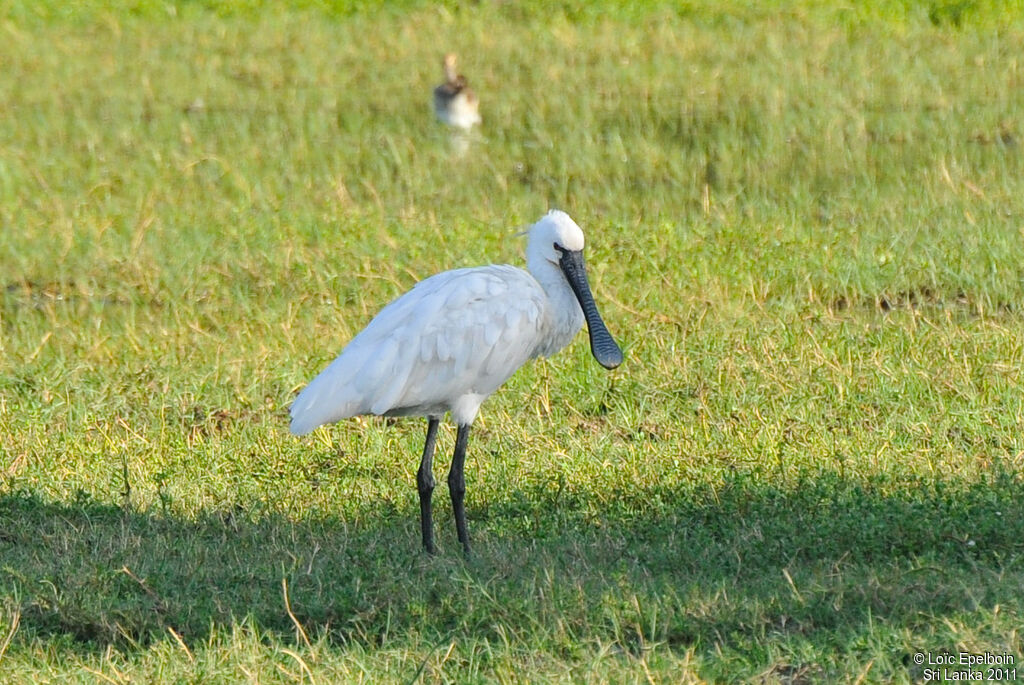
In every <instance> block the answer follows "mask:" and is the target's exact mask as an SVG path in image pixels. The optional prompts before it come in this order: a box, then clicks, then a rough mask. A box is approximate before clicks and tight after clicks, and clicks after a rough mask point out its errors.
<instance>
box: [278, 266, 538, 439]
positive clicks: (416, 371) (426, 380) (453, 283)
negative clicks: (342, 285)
mask: <svg viewBox="0 0 1024 685" xmlns="http://www.w3.org/2000/svg"><path fill="white" fill-rule="evenodd" d="M546 304H547V295H546V294H545V293H544V290H543V289H542V288H541V286H540V284H538V283H537V281H536V280H535V279H534V278H533V276H531V275H530V274H529V273H527V272H526V271H523V270H522V269H517V268H515V267H512V266H485V267H480V268H473V269H456V270H454V271H445V272H444V273H440V274H437V275H435V276H431V277H430V278H427V279H425V280H423V281H421V282H419V283H417V284H416V286H415V287H414V288H413V289H412V290H410V291H409V292H407V293H406V294H404V295H402V296H401V297H399V298H398V299H397V300H395V301H393V302H392V303H391V304H389V305H388V306H386V307H385V308H384V309H383V310H381V312H380V313H379V314H377V316H376V317H374V318H373V320H372V321H370V323H369V325H367V326H366V328H365V329H363V330H362V332H360V333H359V334H358V335H357V336H356V337H355V338H353V339H352V341H351V342H350V343H349V344H348V345H347V346H346V347H345V349H344V350H342V352H341V354H340V355H338V358H337V359H335V360H334V361H333V362H331V364H330V365H329V366H328V367H327V368H326V369H324V370H323V371H322V372H321V373H320V375H319V376H317V377H316V378H314V379H313V380H312V382H310V384H309V385H308V386H307V387H306V388H305V389H304V390H303V391H302V392H301V393H300V394H299V396H298V397H297V398H296V399H295V402H294V403H293V404H292V408H291V416H292V423H291V430H292V432H293V433H296V434H298V435H303V434H305V433H308V432H309V431H311V430H313V429H314V428H316V427H317V426H320V425H323V424H325V423H331V422H333V421H338V420H340V419H343V418H347V417H350V416H356V415H357V414H417V415H439V414H442V413H444V412H445V411H448V410H449V409H450V408H451V404H452V403H453V402H454V401H455V400H456V399H458V398H459V397H461V396H462V395H466V394H468V393H473V394H478V395H481V396H487V395H490V394H491V393H492V392H494V391H495V390H497V389H498V387H499V386H500V385H501V384H502V383H504V382H505V381H506V380H507V379H508V377H509V376H511V375H512V374H513V373H514V372H515V370H516V369H518V368H519V367H520V366H522V365H523V363H524V362H526V361H527V360H528V359H530V358H531V357H533V356H535V355H534V351H535V349H536V347H537V344H538V341H539V340H540V338H541V337H542V334H543V332H544V330H545V329H546V328H547V327H548V322H547V318H546V311H547V309H546Z"/></svg>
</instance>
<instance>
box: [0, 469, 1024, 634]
mask: <svg viewBox="0 0 1024 685" xmlns="http://www.w3.org/2000/svg"><path fill="white" fill-rule="evenodd" d="M759 483H762V484H759ZM1022 494H1024V492H1022V487H1021V481H1020V479H1019V477H1017V476H1015V475H1012V474H1003V475H999V476H993V478H992V479H991V480H990V482H985V483H962V482H958V481H949V480H945V481H944V480H933V481H919V482H903V483H899V484H894V483H892V482H883V481H868V482H864V481H858V482H851V481H847V480H845V479H842V478H839V477H838V476H835V475H829V474H817V475H816V476H814V477H810V476H809V477H807V478H806V479H802V480H798V481H795V482H792V483H789V484H788V485H787V486H786V487H778V486H775V487H768V486H765V485H763V480H762V479H759V477H757V476H756V475H736V476H735V477H733V478H732V479H731V480H729V481H728V482H727V483H726V485H725V486H724V487H722V488H720V489H718V490H717V491H714V492H711V491H700V490H699V489H695V490H694V491H692V492H679V491H668V490H663V489H658V488H657V487H652V488H650V489H647V490H634V491H631V492H623V493H618V494H615V493H612V494H611V495H609V500H608V502H607V505H606V506H605V507H604V508H603V509H602V510H601V513H600V514H598V515H595V514H593V513H590V514H587V513H585V512H587V511H591V512H592V511H593V509H592V508H585V507H583V506H580V502H574V501H573V499H572V498H571V497H568V498H564V499H563V500H562V502H561V504H560V505H558V506H554V507H552V506H550V504H549V503H544V502H541V501H538V499H537V498H536V497H533V496H531V495H530V494H529V493H513V494H512V496H511V498H510V499H509V500H506V501H505V502H503V503H501V504H494V505H491V506H490V507H487V508H481V507H479V506H478V507H477V508H476V509H475V510H472V511H471V521H470V527H471V530H473V531H474V532H476V533H477V535H478V538H477V541H476V554H475V556H474V558H473V559H472V560H471V561H469V562H464V561H463V560H462V558H461V555H459V554H457V552H456V549H457V546H456V545H455V544H454V541H453V540H451V539H450V538H451V537H452V531H451V530H448V529H449V528H450V527H451V526H449V525H448V524H450V520H449V518H450V517H448V516H447V512H445V511H439V512H438V516H437V525H438V527H439V535H440V541H441V542H442V544H444V550H443V552H442V554H440V555H439V556H438V557H435V558H428V557H426V556H424V555H423V554H422V553H421V552H420V550H419V542H418V541H419V537H418V520H417V519H416V513H415V512H405V511H402V512H397V513H391V514H387V515H384V516H377V517H374V515H372V514H370V515H367V517H366V518H365V519H363V520H358V521H342V520H337V519H331V518H324V519H316V520H309V519H303V520H298V521H293V520H288V519H285V518H274V517H261V518H248V517H246V516H245V515H244V513H238V514H235V513H210V514H207V515H205V516H203V517H202V518H201V519H199V520H182V519H179V518H176V517H174V516H164V515H162V514H160V513H158V512H157V513H150V512H136V511H130V510H129V511H122V510H121V509H119V508H117V507H114V506H110V505H107V504H100V503H96V502H94V501H91V500H88V499H80V500H78V501H75V502H72V503H52V502H45V501H42V500H40V499H39V498H38V497H36V496H33V495H31V494H18V493H14V494H7V495H4V496H0V592H2V595H0V601H2V602H4V603H5V604H6V606H3V605H0V608H2V609H4V610H5V611H6V612H8V613H10V612H12V611H18V612H20V619H21V628H20V631H19V635H18V638H17V639H18V640H26V639H30V638H32V637H36V638H42V639H50V638H55V639H63V640H65V641H66V642H67V643H70V644H71V645H74V646H75V648H76V649H79V650H86V651H88V650H99V649H104V648H105V647H106V645H108V644H115V645H118V646H121V647H124V648H128V649H131V648H132V647H135V646H138V645H144V644H146V643H148V642H151V641H152V640H153V639H165V638H166V637H167V635H168V629H169V628H170V629H173V630H174V631H175V632H177V633H178V634H180V635H182V636H183V637H184V639H185V640H187V641H194V640H202V639H203V638H204V637H206V636H208V635H209V634H210V631H211V627H212V626H216V625H219V624H232V623H235V622H241V621H251V622H254V623H255V624H256V625H258V626H259V627H260V628H261V630H264V631H266V632H268V633H276V634H278V635H280V636H281V638H282V639H285V640H288V641H290V640H293V639H294V638H295V628H294V623H293V621H292V619H291V617H289V615H288V613H287V611H286V609H285V604H284V600H283V594H282V580H283V579H287V581H288V586H289V592H290V600H291V607H292V609H293V611H294V614H295V617H296V618H297V619H298V620H299V621H300V622H301V623H302V624H303V625H304V627H305V629H306V630H307V631H308V632H309V633H311V634H319V635H326V636H327V638H328V639H329V640H331V641H333V642H336V643H339V644H344V643H348V642H351V641H356V642H358V643H359V644H361V645H364V646H366V647H369V648H372V647H374V646H378V645H382V644H385V643H387V642H388V641H389V640H393V639H402V638H403V637H408V636H410V635H412V636H416V637H419V638H423V639H426V640H428V641H430V640H440V639H443V636H445V635H451V634H452V633H453V632H456V633H463V634H471V635H474V636H477V637H487V636H488V635H491V634H494V636H495V638H496V639H498V637H499V633H500V632H501V631H502V630H503V629H504V628H508V627H512V628H513V631H512V632H513V634H516V633H521V632H527V633H528V632H529V631H540V632H543V633H545V634H546V635H548V636H549V637H550V636H551V635H553V634H556V633H559V632H562V633H564V636H563V637H565V639H566V641H567V642H572V641H573V640H578V641H588V640H600V641H609V642H611V641H617V642H619V643H622V644H623V645H624V647H627V648H628V646H629V644H628V643H629V642H630V641H631V640H641V641H642V640H644V639H646V640H648V641H650V640H657V641H660V642H661V643H663V644H666V645H668V646H669V647H670V648H681V649H687V648H691V647H693V648H696V649H697V650H698V651H705V650H713V649H715V648H716V645H722V644H726V645H728V644H732V643H735V644H742V643H745V642H746V643H749V642H750V641H751V640H753V639H754V638H755V636H761V637H762V638H763V636H764V635H765V634H766V633H771V632H773V631H781V632H782V633H787V632H792V631H796V633H799V634H803V635H811V634H813V633H815V632H817V631H822V630H824V631H833V632H832V638H831V639H836V635H837V633H839V632H842V633H843V634H845V635H847V636H849V635H852V634H855V633H856V632H857V630H858V626H862V625H864V624H865V623H867V622H872V621H874V622H883V623H884V622H890V623H892V624H893V625H896V626H899V625H904V626H913V625H917V626H920V625H921V624H922V622H924V623H928V622H929V621H935V622H938V621H941V620H942V617H943V616H946V615H954V614H962V613H963V612H970V611H973V610H975V609H978V608H979V607H986V606H989V607H990V606H994V605H997V604H998V605H1001V606H1002V610H1003V611H1004V612H1009V613H1010V614H1011V615H1012V614H1013V613H1014V612H1016V614H1017V615H1020V613H1021V598H1022V597H1024V565H1022V558H1024V497H1022V496H1021V495H1022ZM440 499H441V500H443V499H446V498H443V497H442V498H440ZM439 504H441V502H439ZM647 612H653V614H652V615H648V614H647ZM503 626H504V628H503ZM628 626H648V628H646V629H641V628H639V627H638V628H629V627H628ZM642 630H647V635H646V636H643V635H637V634H636V633H637V632H642ZM950 646H951V645H950ZM741 649H742V648H741Z"/></svg>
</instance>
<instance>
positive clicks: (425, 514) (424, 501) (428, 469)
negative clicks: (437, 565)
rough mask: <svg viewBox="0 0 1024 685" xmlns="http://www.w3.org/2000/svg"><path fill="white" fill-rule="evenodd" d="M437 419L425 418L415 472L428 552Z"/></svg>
mask: <svg viewBox="0 0 1024 685" xmlns="http://www.w3.org/2000/svg"><path fill="white" fill-rule="evenodd" d="M438 423H439V419H436V418H434V417H433V416H431V417H429V418H428V419H427V442H426V444H424V445H423V458H422V459H421V460H420V470H419V471H417V472H416V488H417V489H418V490H419V491H420V528H421V529H422V531H423V548H424V549H425V550H427V553H428V554H433V553H434V552H435V551H436V550H435V549H434V517H433V514H432V513H431V511H430V495H431V494H432V493H433V492H434V474H433V472H432V469H433V463H434V442H435V441H436V440H437V424H438Z"/></svg>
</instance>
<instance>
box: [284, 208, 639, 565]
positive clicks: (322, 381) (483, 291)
mask: <svg viewBox="0 0 1024 685" xmlns="http://www.w3.org/2000/svg"><path fill="white" fill-rule="evenodd" d="M526 263H527V267H528V268H529V271H524V270H523V269H519V268H516V267H513V266H508V265H491V266H482V267H477V268H469V269H455V270H452V271H445V272H443V273H439V274H436V275H434V276H431V277H430V278H427V279H425V280H423V281H420V282H419V283H417V284H416V285H415V286H414V287H413V289H412V290H410V291H409V292H407V293H405V294H404V295H402V296H401V297H399V298H398V299H396V300H394V301H393V302H391V304H389V305H387V306H386V307H384V309H382V310H381V311H380V313H379V314H377V316H376V317H374V318H373V320H372V321H370V323H369V325H367V326H366V328H365V329H363V330H362V331H361V332H360V333H359V334H358V335H356V337H354V338H353V339H352V340H351V342H349V344H348V345H347V346H346V347H345V349H343V350H342V352H341V354H340V355H338V357H337V359H335V360H334V361H333V362H331V364H330V365H329V366H328V367H327V368H326V369H324V370H323V371H322V372H321V373H320V375H318V376H317V377H316V378H314V379H313V380H312V382H310V384H309V385H308V386H306V388H305V389H304V390H303V391H302V392H301V393H300V394H299V396H298V397H297V398H296V399H295V402H294V403H293V404H292V407H291V419H292V421H291V431H292V432H293V433H295V434H296V435H304V434H306V433H309V432H310V431H312V430H313V429H315V428H317V427H318V426H321V425H323V424H327V423H333V422H335V421H339V420H341V419H345V418H349V417H352V416H357V415H360V414H377V415H384V416H425V417H426V418H427V439H426V444H425V445H424V447H423V456H422V459H421V461H420V468H419V471H418V473H417V474H416V484H417V489H418V490H419V495H420V525H421V529H422V534H423V546H424V548H425V549H426V550H427V552H429V553H431V554H433V553H434V532H433V520H432V515H431V506H430V497H431V494H432V492H433V490H434V477H433V474H432V472H431V469H432V460H433V456H434V441H435V438H436V436H437V426H438V422H439V421H440V419H441V418H442V417H443V416H444V414H445V413H446V412H451V416H452V420H453V421H454V422H455V424H456V425H457V426H458V433H457V435H456V439H455V453H454V455H453V457H452V465H451V470H450V471H449V473H448V489H449V492H450V493H451V498H452V508H453V509H454V513H455V526H456V530H457V532H458V537H459V542H461V543H462V546H463V549H464V551H465V553H466V554H469V535H468V533H467V531H466V513H465V507H464V496H465V491H466V482H465V477H464V475H463V465H464V463H465V456H466V443H467V440H468V438H469V428H470V425H471V424H472V423H473V420H474V419H475V418H476V415H477V412H478V411H479V410H480V404H481V403H482V402H483V401H484V400H485V399H487V397H488V396H489V395H490V394H491V393H493V392H494V391H495V390H497V389H498V387H499V386H500V385H501V384H502V383H504V382H505V381H506V380H508V378H509V377H510V376H511V375H512V374H513V373H514V372H515V371H516V369H518V368H519V367H520V366H522V365H523V364H524V363H525V362H526V361H527V360H529V359H532V358H534V357H547V356H550V355H552V354H554V353H555V352H558V351H559V350H560V349H562V348H563V347H565V346H566V345H567V344H569V342H570V341H571V340H572V339H573V337H574V336H575V335H576V333H577V332H579V330H580V328H581V327H582V326H583V321H584V319H586V321H587V330H588V332H589V334H590V349H591V352H592V353H593V355H594V357H595V358H596V359H597V361H598V363H600V364H601V365H602V366H604V367H605V368H607V369H613V368H615V367H616V366H618V365H619V364H621V363H622V350H620V349H619V346H618V345H617V344H616V343H615V340H614V339H612V336H611V334H610V333H609V332H608V329H607V327H605V325H604V321H602V320H601V316H600V314H598V311H597V305H596V304H595V303H594V297H593V295H591V292H590V286H589V284H588V282H587V272H586V268H585V266H584V263H583V231H582V230H581V229H580V227H579V226H577V225H576V222H574V221H573V220H572V219H571V218H569V215H568V214H566V213H565V212H562V211H558V210H552V211H550V212H548V213H547V214H546V215H545V216H544V217H542V218H541V219H540V221H538V222H537V223H536V224H534V225H533V226H532V227H531V228H530V230H529V241H528V243H527V247H526Z"/></svg>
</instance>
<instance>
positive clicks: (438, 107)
mask: <svg viewBox="0 0 1024 685" xmlns="http://www.w3.org/2000/svg"><path fill="white" fill-rule="evenodd" d="M441 65H442V67H443V68H444V83H442V84H441V85H439V86H438V87H437V88H435V89H434V113H435V114H437V118H438V119H439V120H441V121H442V122H444V123H445V124H448V125H449V126H453V127H455V128H459V129H462V130H463V131H469V130H470V129H471V128H473V125H474V124H479V123H480V100H479V99H478V98H477V96H476V93H474V92H473V90H472V89H471V88H470V87H469V83H468V82H467V81H466V77H465V76H463V75H462V74H459V73H457V72H456V71H455V54H454V53H451V52H449V53H448V54H447V55H445V56H444V60H443V61H442V63H441Z"/></svg>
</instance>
